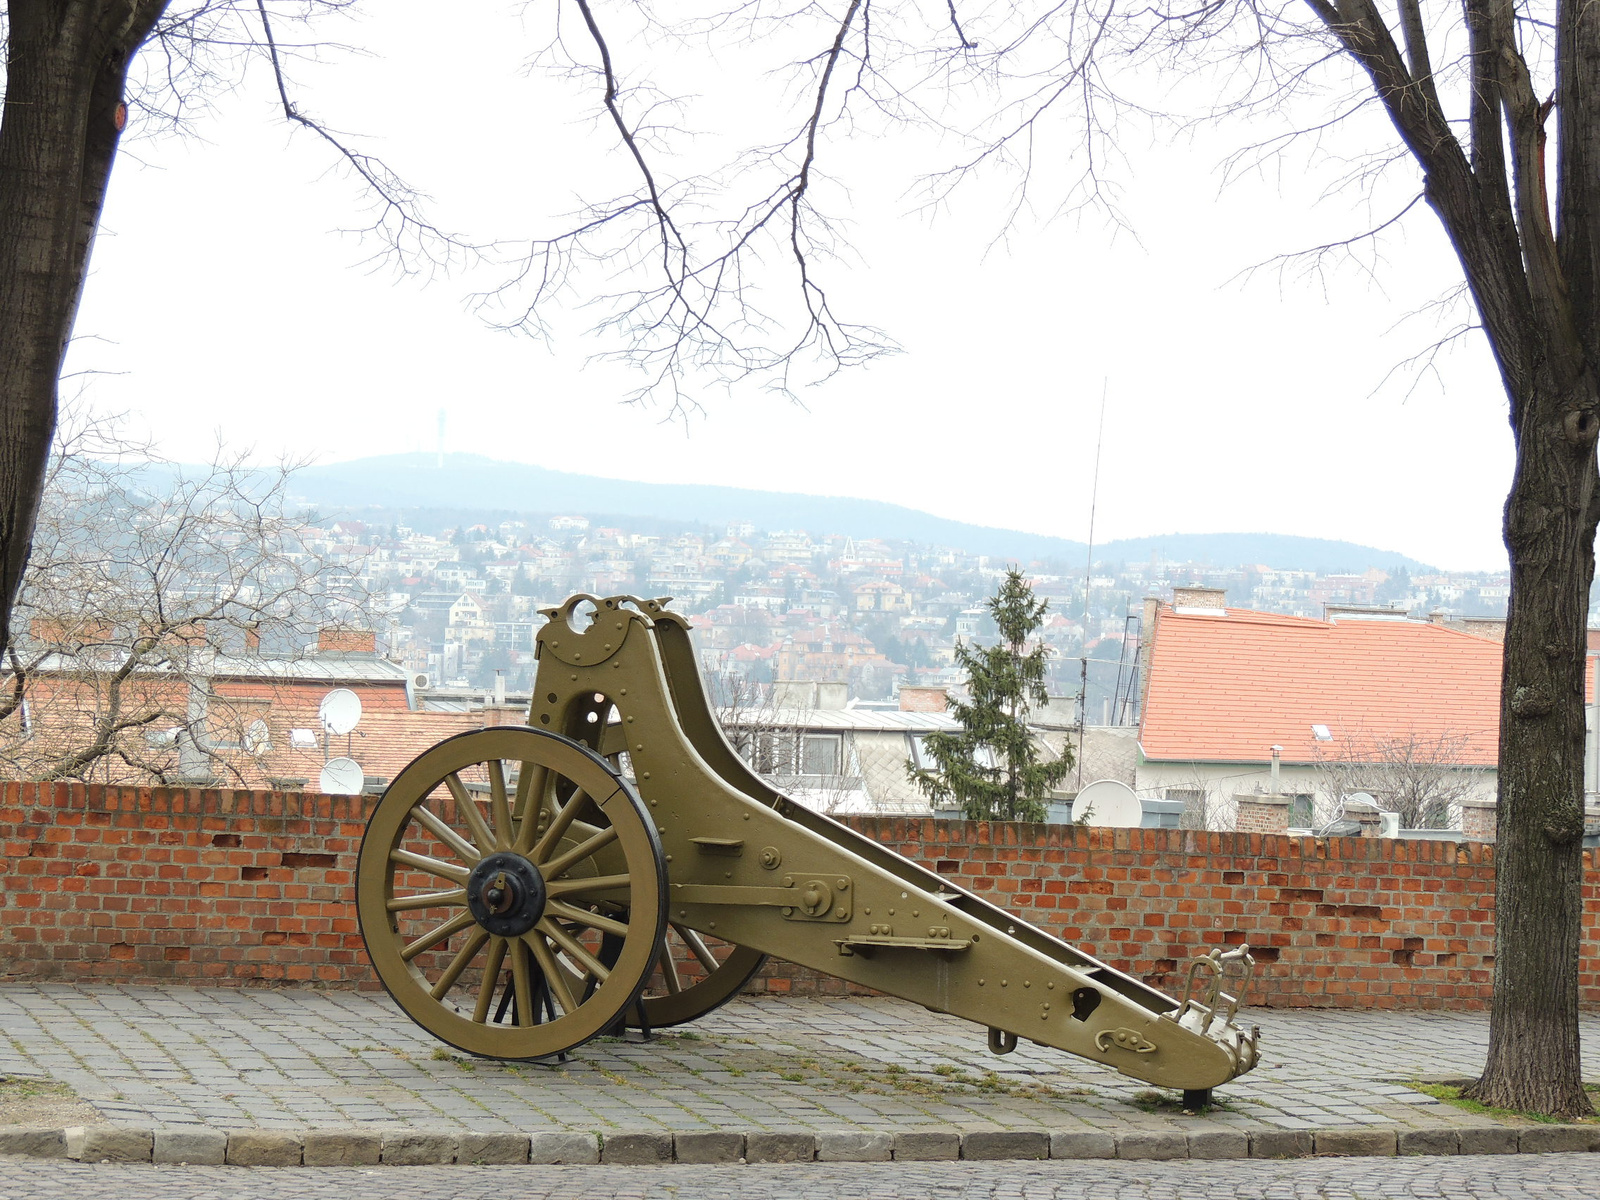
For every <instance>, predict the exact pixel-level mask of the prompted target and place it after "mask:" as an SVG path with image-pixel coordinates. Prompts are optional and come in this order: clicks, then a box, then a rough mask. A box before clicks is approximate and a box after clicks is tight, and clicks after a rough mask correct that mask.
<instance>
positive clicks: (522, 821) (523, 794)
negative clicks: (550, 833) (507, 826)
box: [511, 762, 550, 854]
mask: <svg viewBox="0 0 1600 1200" xmlns="http://www.w3.org/2000/svg"><path fill="white" fill-rule="evenodd" d="M549 779H550V772H549V771H548V770H546V769H545V768H544V767H543V766H540V765H539V764H538V763H531V762H525V763H523V764H522V769H521V770H519V771H518V772H517V798H516V800H515V802H514V803H513V804H512V806H511V815H512V816H513V817H514V818H515V819H516V821H517V840H516V841H515V842H514V843H513V844H512V846H511V848H512V849H513V850H515V851H516V852H517V853H518V854H526V853H527V852H528V850H529V848H530V847H531V846H532V845H533V837H534V834H535V833H537V832H538V830H539V816H540V814H542V813H543V812H544V794H545V790H546V787H547V785H548V783H549Z"/></svg>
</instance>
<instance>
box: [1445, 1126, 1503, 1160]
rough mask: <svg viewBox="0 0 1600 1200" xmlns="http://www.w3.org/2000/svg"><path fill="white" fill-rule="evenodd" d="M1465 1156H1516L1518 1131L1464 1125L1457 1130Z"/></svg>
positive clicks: (1501, 1127) (1499, 1127) (1496, 1127)
mask: <svg viewBox="0 0 1600 1200" xmlns="http://www.w3.org/2000/svg"><path fill="white" fill-rule="evenodd" d="M1456 1140H1457V1141H1458V1142H1459V1143H1460V1145H1461V1153H1463V1154H1515V1153H1516V1152H1517V1148H1518V1147H1517V1131H1516V1130H1515V1129H1508V1128H1506V1127H1505V1126H1504V1125H1463V1126H1462V1127H1461V1128H1460V1129H1458V1130H1456Z"/></svg>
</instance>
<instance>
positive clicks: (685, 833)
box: [357, 596, 1258, 1099]
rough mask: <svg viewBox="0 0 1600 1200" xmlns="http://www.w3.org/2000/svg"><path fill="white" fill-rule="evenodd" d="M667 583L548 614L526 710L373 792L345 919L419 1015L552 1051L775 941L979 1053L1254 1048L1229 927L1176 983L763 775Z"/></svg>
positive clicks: (659, 1016) (1133, 1060) (471, 1049)
mask: <svg viewBox="0 0 1600 1200" xmlns="http://www.w3.org/2000/svg"><path fill="white" fill-rule="evenodd" d="M664 603H665V602H664V601H657V600H638V599H635V598H632V597H626V596H614V597H610V598H604V599H602V598H599V597H595V596H574V597H572V598H571V599H569V600H568V601H567V602H566V603H565V604H563V605H561V606H560V607H559V608H554V609H547V610H544V615H545V616H546V617H547V618H548V621H547V623H546V624H545V625H544V626H543V627H542V628H541V629H540V631H539V637H538V645H537V654H538V663H539V665H538V671H537V675H536V679H535V686H534V694H533V699H532V703H531V705H530V707H529V712H528V723H527V724H526V725H519V726H496V727H490V728H486V729H480V730H474V731H472V732H470V733H463V734H460V735H459V736H456V737H453V738H449V739H447V740H445V741H443V742H440V743H439V744H438V745H436V746H434V747H433V748H432V749H429V750H427V751H425V752H424V753H422V754H421V755H419V756H418V757H417V758H416V759H415V760H414V761H413V762H412V763H411V764H410V765H409V766H407V767H406V768H405V770H404V771H402V772H401V773H400V774H399V775H398V776H397V777H396V779H395V780H394V782H393V784H392V785H391V786H390V787H389V789H388V790H387V791H386V792H385V793H384V794H383V796H382V798H381V799H380V800H379V802H378V805H377V808H376V810H375V811H374V813H373V815H372V819H371V822H370V824H369V825H368V827H367V833H366V837H365V839H364V841H363V842H362V846H361V853H360V863H359V869H358V873H357V908H358V912H359V914H360V921H361V932H362V936H363V937H364V938H365V940H366V945H367V952H368V954H369V955H370V957H371V959H372V963H373V966H374V967H375V968H376V969H377V972H378V976H379V978H380V979H381V980H382V981H383V984H384V986H385V987H386V988H387V989H388V990H389V993H390V994H391V995H392V996H393V997H394V999H395V1000H396V1002H398V1004H399V1005H400V1007H401V1008H402V1009H404V1010H405V1012H406V1013H407V1014H409V1015H410V1016H411V1017H412V1019H414V1020H415V1021H416V1022H417V1023H418V1024H420V1025H421V1026H422V1027H423V1028H425V1029H427V1030H428V1031H429V1032H430V1033H432V1034H433V1035H434V1036H435V1037H438V1038H439V1039H441V1040H442V1041H445V1042H448V1043H449V1044H451V1045H453V1046H456V1047H458V1048H460V1049H462V1050H465V1051H467V1052H468V1053H471V1054H478V1055H484V1056H487V1057H491V1058H502V1059H535V1058H544V1057H546V1056H550V1055H556V1054H560V1053H563V1052H565V1051H567V1050H570V1049H572V1048H574V1047H576V1046H579V1045H581V1044H582V1043H584V1042H586V1041H588V1040H589V1039H590V1038H592V1037H595V1036H596V1035H597V1034H601V1033H604V1032H606V1031H608V1030H614V1029H616V1028H618V1027H619V1025H621V1024H627V1025H631V1026H634V1027H645V1028H648V1027H652V1026H667V1025H676V1024H680V1023H682V1022H685V1021H691V1020H693V1019H695V1018H696V1017H699V1016H702V1015H703V1014H705V1013H707V1012H710V1011H711V1010H712V1009H714V1008H716V1007H717V1006H718V1005H720V1004H722V1003H723V1002H724V1001H726V1000H727V999H729V998H730V997H731V996H733V995H734V994H736V993H737V992H738V991H739V989H740V988H741V987H742V986H743V985H744V984H745V983H746V982H747V981H748V980H749V979H750V977H751V976H752V975H753V974H754V973H755V972H756V971H757V970H758V969H759V968H760V966H761V964H762V962H763V960H764V957H765V956H766V955H768V954H772V955H777V956H780V957H782V958H784V959H787V960H788V961H790V962H794V963H799V964H802V965H804V966H806V967H810V968H812V969H814V970H817V971H821V972H824V973H826V974H829V975H835V976H838V977H840V978H843V979H847V980H850V981H851V982H853V983H857V984H861V985H864V986H866V987H870V988H875V989H877V990H878V991H881V992H886V993H888V994H890V995H893V996H900V997H903V998H905V999H907V1000H913V1001H915V1002H917V1003H918V1004H922V1005H925V1006H926V1007H928V1008H930V1009H933V1010H935V1011H939V1012H948V1013H953V1014H955V1015H957V1016H961V1017H965V1018H966V1019H968V1020H970V1021H975V1022H977V1023H978V1024H980V1025H983V1026H987V1027H988V1030H989V1047H990V1049H992V1050H994V1051H996V1052H997V1053H1005V1052H1007V1051H1009V1050H1012V1049H1014V1048H1015V1047H1016V1045H1017V1042H1018V1040H1019V1039H1026V1040H1028V1041H1030V1042H1034V1043H1037V1044H1039V1045H1043V1046H1054V1047H1057V1048H1059V1049H1062V1050H1066V1051H1069V1052H1071V1053H1073V1054H1078V1055H1081V1056H1083V1057H1084V1058H1088V1059H1092V1060H1094V1061H1095V1062H1099V1063H1104V1064H1105V1065H1107V1066H1109V1067H1113V1068H1115V1069H1116V1070H1118V1071H1121V1072H1122V1073H1123V1074H1125V1075H1130V1076H1133V1077H1135V1078H1138V1079H1142V1080H1146V1081H1148V1082H1150V1083H1154V1084H1157V1085H1160V1086H1162V1087H1168V1088H1180V1089H1183V1090H1184V1091H1186V1092H1190V1093H1203V1092H1204V1091H1206V1090H1208V1089H1210V1088H1212V1087H1215V1086H1216V1085H1218V1084H1221V1083H1225V1082H1227V1081H1228V1080H1230V1079H1232V1078H1234V1077H1235V1076H1237V1075H1240V1074H1242V1073H1243V1072H1245V1071H1248V1070H1250V1068H1251V1067H1253V1066H1254V1065H1255V1063H1256V1058H1257V1037H1258V1031H1256V1030H1252V1031H1250V1032H1248V1033H1246V1032H1245V1031H1244V1030H1242V1029H1240V1028H1239V1027H1238V1026H1237V1025H1236V1024H1235V1023H1234V1017H1235V1011H1236V1009H1237V1007H1238V1003H1239V1001H1238V997H1239V996H1242V995H1243V994H1244V990H1245V987H1246V986H1247V985H1248V981H1249V972H1250V970H1251V967H1252V960H1251V959H1250V956H1249V954H1248V952H1247V951H1246V950H1245V949H1244V948H1243V947H1240V948H1239V949H1237V950H1234V951H1231V952H1229V953H1228V954H1222V953H1221V952H1220V951H1215V950H1213V951H1212V952H1211V953H1210V954H1208V955H1203V956H1200V957H1198V958H1196V959H1195V960H1193V962H1191V964H1190V969H1189V975H1188V985H1187V986H1186V988H1185V990H1184V994H1183V996H1182V997H1181V998H1180V999H1178V1000H1174V999H1171V998H1170V997H1168V996H1166V995H1164V994H1163V993H1161V992H1159V991H1157V990H1155V989H1153V988H1151V987H1148V986H1146V985H1145V984H1143V983H1141V982H1140V981H1139V980H1137V979H1135V978H1133V977H1132V976H1129V975H1126V974H1124V973H1122V972H1121V971H1117V970H1115V969H1113V968H1111V967H1109V966H1107V965H1105V964H1104V963H1102V962H1099V961H1097V960H1096V959H1094V958H1091V957H1090V956H1089V955H1087V954H1085V953H1083V952H1082V951H1080V950H1077V949H1075V948H1074V947H1073V946H1071V945H1069V944H1067V943H1066V942H1063V941H1061V940H1060V939H1059V938H1056V937H1053V936H1051V935H1050V934H1048V933H1045V932H1044V931H1042V930H1040V929H1037V928H1035V927H1033V926H1031V925H1029V924H1027V923H1026V922H1024V921H1023V920H1021V919H1020V918H1017V917H1015V916H1012V915H1010V914H1008V913H1007V912H1005V910H1003V909H1001V908H998V907H996V906H995V905H993V904H990V903H988V902H987V901H985V900H982V899H980V898H979V897H978V896H976V895H974V894H973V893H972V892H969V891H967V890H965V889H963V888H961V887H958V886H956V885H954V884H952V883H951V882H950V881H949V880H947V879H945V878H943V877H941V876H939V875H936V874H934V873H933V872H931V871H927V870H924V869H923V868H922V867H919V866H917V865H916V864H915V863H913V862H911V861H910V860H908V859H906V858H904V857H902V856H901V855H899V854H896V853H894V852H893V851H891V850H889V849H887V848H885V847H884V846H882V845H879V844H878V843H877V842H874V841H872V840H871V839H870V838H867V837H864V836H863V835H861V834H859V833H856V832H855V831H853V830H851V829H849V828H847V827H846V826H844V825H842V824H840V823H838V822H836V821H834V820H832V819H831V818H829V817H826V816H823V815H821V814H819V813H816V812H813V811H811V810H810V809H807V808H805V807H803V806H802V805H800V804H798V803H796V802H795V801H793V800H791V799H789V798H787V797H785V796H783V795H782V794H780V793H778V792H776V791H774V790H773V789H772V788H771V787H770V786H769V785H768V784H766V783H765V782H764V781H763V780H762V779H761V778H760V777H759V776H758V775H756V774H755V773H754V772H753V771H752V770H751V769H750V768H749V767H748V766H747V765H746V764H745V762H744V760H743V759H741V758H740V757H739V756H738V754H736V753H735V752H734V750H733V749H732V747H730V746H729V744H728V742H727V741H726V740H725V739H724V737H723V736H722V732H721V729H720V728H719V726H718V724H717V721H716V719H715V717H714V715H713V713H712V710H711V707H710V705H709V703H708V701H707V699H706V694H705V689H704V687H703V685H702V683H701V679H700V673H699V668H698V666H697V663H696V659H695V654H694V651H693V648H692V646H691V644H690V640H689V623H688V621H687V620H685V619H684V618H683V617H682V616H680V615H678V614H676V613H672V612H669V611H667V610H666V609H665V608H664V607H663V606H664ZM1225 984H1226V985H1227V986H1228V987H1229V988H1231V989H1232V994H1230V992H1227V991H1224V990H1223V988H1224V985H1225ZM1196 1099H1198V1097H1196Z"/></svg>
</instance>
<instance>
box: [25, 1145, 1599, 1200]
mask: <svg viewBox="0 0 1600 1200" xmlns="http://www.w3.org/2000/svg"><path fill="white" fill-rule="evenodd" d="M1593 1161H1594V1158H1593V1156H1592V1155H1572V1154H1545V1155H1538V1156H1527V1155H1510V1156H1495V1157H1482V1158H1461V1157H1457V1158H1398V1159H1397V1158H1387V1159H1371V1158H1368V1159H1352V1158H1344V1159H1329V1158H1308V1159H1290V1160H1283V1161H1271V1162H1260V1161H1252V1162H1215V1163H1199V1162H1185V1163H1151V1164H1137V1163H1087V1162H1077V1163H1048V1162H1045V1163H947V1164H931V1163H929V1164H923V1163H884V1164H881V1165H878V1164H859V1165H838V1166H818V1165H808V1166H800V1165H789V1166H780V1167H688V1166H677V1167H644V1168H641V1167H387V1168H384V1167H373V1168H367V1169H357V1168H323V1167H308V1168H301V1169H298V1170H290V1169H282V1168H279V1169H274V1168H254V1169H251V1168H244V1167H138V1166H92V1165H89V1164H86V1163H62V1162H37V1161H23V1160H17V1159H12V1160H4V1159H0V1200H43V1198H44V1197H61V1196H70V1197H72V1198H73V1200H96V1198H97V1197H106V1198H112V1197H114V1198H116V1200H146V1198H148V1200H156V1198H158V1197H159V1198H160V1200H216V1198H218V1197H227V1198H228V1200H390V1198H391V1197H393V1198H395V1200H409V1198H411V1197H415V1198H416V1200H480V1198H481V1200H503V1198H504V1197H507V1196H515V1197H517V1198H518V1200H734V1198H737V1200H866V1198H868V1197H870V1198H871V1200H897V1198H900V1197H904V1198H905V1200H967V1198H968V1197H971V1198H974V1200H976V1198H978V1197H985V1198H988V1197H994V1198H997V1200H1000V1198H1008V1197H1015V1198H1017V1200H1056V1198H1059V1200H1200V1198H1202V1197H1203V1198H1204V1200H1445V1198H1449V1200H1532V1198H1533V1197H1539V1198H1540V1200H1552V1198H1555V1200H1559V1198H1561V1197H1568V1196H1576V1197H1586V1198H1592V1197H1594V1196H1595V1195H1596V1194H1597V1192H1600V1188H1597V1186H1596V1184H1595V1182H1594V1175H1593V1170H1594V1168H1593Z"/></svg>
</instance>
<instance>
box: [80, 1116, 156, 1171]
mask: <svg viewBox="0 0 1600 1200" xmlns="http://www.w3.org/2000/svg"><path fill="white" fill-rule="evenodd" d="M154 1143H155V1130H153V1129H144V1128H141V1127H140V1126H137V1125H86V1126H84V1127H83V1144H82V1149H81V1150H80V1151H79V1152H78V1157H79V1158H80V1160H81V1161H83V1162H114V1163H141V1162H142V1163H147V1162H149V1161H150V1151H151V1147H152V1146H153V1145H154Z"/></svg>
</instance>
